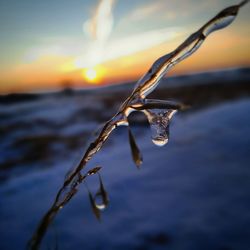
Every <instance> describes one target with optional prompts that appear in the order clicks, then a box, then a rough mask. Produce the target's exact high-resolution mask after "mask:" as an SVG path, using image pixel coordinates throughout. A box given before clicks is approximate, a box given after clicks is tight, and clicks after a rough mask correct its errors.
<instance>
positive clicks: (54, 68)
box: [0, 0, 250, 94]
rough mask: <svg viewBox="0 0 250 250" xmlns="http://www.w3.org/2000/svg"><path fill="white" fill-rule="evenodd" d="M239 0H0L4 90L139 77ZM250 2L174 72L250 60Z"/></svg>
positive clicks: (0, 60) (0, 67) (0, 61)
mask: <svg viewBox="0 0 250 250" xmlns="http://www.w3.org/2000/svg"><path fill="white" fill-rule="evenodd" d="M238 2H239V1H235V0H210V1H207V0H206V1H203V0H200V1H198V0H182V1H181V0H176V1H170V0H154V1H153V0H73V1H68V0H60V1H59V0H43V1H34V0H25V1H20V0H0V39H1V43H0V94H7V93H14V92H37V91H50V90H56V89H58V88H64V87H89V86H91V87H92V86H93V85H95V86H98V85H104V84H114V83H121V82H125V81H131V80H133V81H134V80H137V79H139V78H140V77H141V76H142V75H143V74H144V73H145V72H146V71H147V69H148V68H149V67H150V66H151V64H152V63H153V62H154V61H155V60H156V59H157V58H158V57H160V56H162V55H164V54H166V53H169V52H171V51H172V50H174V49H175V48H176V47H177V46H178V45H179V44H180V43H181V42H182V41H183V40H184V39H185V38H187V37H188V36H189V35H190V34H191V33H192V32H194V31H196V30H197V29H198V28H200V27H201V26H202V25H203V24H204V23H205V22H207V21H208V20H209V19H210V18H212V17H213V16H214V15H216V14H217V13H218V12H219V11H220V10H221V9H223V8H225V7H227V6H229V5H232V4H237V3H238ZM249 12H250V4H247V5H246V6H244V7H243V8H242V9H241V10H240V13H239V15H238V17H237V18H236V20H235V21H234V22H233V23H232V24H231V25H230V26H228V27H227V28H226V29H223V30H221V31H219V32H216V33H214V34H212V35H211V36H209V38H208V39H207V40H206V41H205V42H204V44H203V46H202V47H201V48H200V49H199V50H198V51H197V52H196V53H195V54H194V55H192V56H191V57H190V58H188V59H186V60H185V61H183V62H182V63H180V64H179V65H177V66H176V67H175V68H174V69H173V70H172V71H171V72H170V73H169V74H170V75H178V74H187V73H192V72H201V71H211V70H218V69H224V68H234V67H249V65H250V49H249V48H250V29H249V23H250V22H249V21H250V17H249V14H248V13H249Z"/></svg>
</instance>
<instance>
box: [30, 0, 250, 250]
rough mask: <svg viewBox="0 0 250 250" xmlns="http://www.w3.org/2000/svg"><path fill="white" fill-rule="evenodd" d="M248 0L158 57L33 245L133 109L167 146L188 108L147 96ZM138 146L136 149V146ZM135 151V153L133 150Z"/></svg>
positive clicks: (67, 184)
mask: <svg viewBox="0 0 250 250" xmlns="http://www.w3.org/2000/svg"><path fill="white" fill-rule="evenodd" d="M248 2H249V1H248V0H245V1H242V2H240V3H239V4H238V5H234V6H230V7H228V8H226V9H224V10H222V11H221V12H219V13H218V14H217V15H216V16H215V17H214V18H212V19H211V20H209V21H208V22H207V23H206V24H205V25H203V26H202V27H201V28H200V29H199V30H197V31H196V32H195V33H193V34H192V35H190V36H189V37H188V38H187V39H186V40H185V41H184V42H183V43H182V44H180V45H179V46H178V47H177V48H176V49H175V50H174V51H172V52H171V53H169V54H166V55H164V56H162V57H160V58H159V59H157V60H156V61H155V62H154V63H153V65H152V66H151V67H150V69H149V70H148V72H147V73H146V74H145V75H144V76H143V77H142V78H141V79H140V80H139V81H138V83H137V84H136V86H135V88H134V90H133V92H132V94H131V95H130V96H129V97H128V98H127V99H126V100H125V102H124V103H123V104H122V105H121V107H120V108H119V110H118V112H117V113H116V114H115V115H114V116H113V117H112V118H111V119H110V120H109V121H108V122H107V123H106V124H105V125H104V127H103V129H102V130H101V132H100V134H99V135H98V136H97V138H96V139H95V140H94V141H93V142H92V143H91V144H90V145H89V146H88V148H87V150H86V152H85V154H84V156H83V157H82V159H81V161H80V162H79V164H78V166H77V167H76V168H75V169H74V170H72V171H71V172H70V173H69V174H68V175H67V177H66V178H65V181H64V183H63V185H62V187H61V188H60V190H59V191H58V193H57V195H56V198H55V201H54V203H53V204H52V206H51V208H50V209H49V210H48V212H47V213H46V214H45V216H44V217H43V219H42V220H41V222H40V224H39V226H38V228H37V230H36V231H35V233H34V234H33V237H32V239H31V241H30V242H29V248H31V249H38V248H39V245H40V243H41V240H42V238H43V236H44V234H45V232H46V230H47V228H48V226H49V225H50V223H51V222H52V220H53V219H54V217H55V216H56V214H57V213H58V211H59V210H60V209H61V208H63V207H64V206H65V205H66V204H67V203H68V202H69V201H70V200H71V198H72V197H73V196H74V195H75V194H76V193H77V190H78V186H79V185H80V184H81V183H82V182H83V181H84V180H85V179H86V178H87V177H88V176H89V175H92V174H95V173H97V172H98V171H99V170H100V168H97V167H96V168H93V169H91V170H89V171H88V172H87V173H86V174H82V173H81V171H82V170H83V168H84V167H85V166H86V164H87V163H88V162H89V161H90V159H91V158H92V157H93V156H94V155H95V154H96V153H97V152H98V151H99V150H100V149H101V147H102V146H103V145H104V143H105V142H106V140H107V139H108V137H109V135H110V134H111V132H112V131H113V130H114V129H115V128H116V127H118V126H121V125H124V126H128V125H129V124H128V120H127V117H128V116H129V114H130V113H131V112H133V111H142V112H143V113H144V114H145V115H146V116H147V118H148V120H149V123H150V126H151V129H152V132H153V137H152V139H153V142H154V143H155V144H157V145H164V144H165V143H166V142H167V141H168V132H169V130H168V129H169V121H170V119H171V117H172V115H173V114H174V113H175V112H176V111H177V110H179V109H182V108H184V106H183V105H182V104H179V103H174V102H169V101H160V100H148V99H145V98H146V97H147V95H148V94H150V93H151V92H152V91H153V90H154V89H155V88H156V87H157V85H158V84H159V81H160V79H161V78H162V77H163V76H164V75H165V74H166V73H167V72H168V71H169V70H170V69H171V68H172V67H173V66H174V65H175V64H177V63H179V62H180V61H182V60H184V59H185V58H187V57H189V56H190V55H192V54H193V53H194V52H195V51H196V50H197V49H198V48H199V47H200V46H201V44H202V43H203V42H204V40H205V39H206V37H207V36H208V35H209V34H210V33H212V32H214V31H216V30H219V29H222V28H225V27H226V26H228V25H229V24H230V23H232V21H233V20H234V19H235V17H236V16H237V13H238V10H239V9H240V8H241V7H242V6H243V5H245V4H246V3H248ZM129 136H130V144H131V145H132V146H131V147H132V154H133V158H134V160H135V162H136V165H139V164H140V163H141V156H140V152H139V149H138V148H137V145H136V143H135V141H134V138H133V136H132V133H131V131H129ZM133 148H134V149H133ZM133 150H134V152H133Z"/></svg>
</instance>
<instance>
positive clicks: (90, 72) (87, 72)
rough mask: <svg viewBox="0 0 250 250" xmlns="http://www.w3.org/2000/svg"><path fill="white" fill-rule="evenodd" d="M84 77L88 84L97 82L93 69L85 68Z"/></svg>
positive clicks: (95, 72)
mask: <svg viewBox="0 0 250 250" xmlns="http://www.w3.org/2000/svg"><path fill="white" fill-rule="evenodd" d="M84 77H85V78H86V80H87V81H89V82H95V81H96V80H97V71H96V70H95V69H94V68H87V69H85V71H84Z"/></svg>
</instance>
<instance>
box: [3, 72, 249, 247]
mask: <svg viewBox="0 0 250 250" xmlns="http://www.w3.org/2000/svg"><path fill="white" fill-rule="evenodd" d="M230 74H231V75H230ZM209 79H210V80H209ZM249 79H250V73H249V70H246V69H245V70H241V71H236V70H234V71H228V72H221V73H220V72H216V73H213V74H212V73H210V74H208V73H206V75H198V76H195V75H194V76H186V77H182V78H173V79H171V80H170V81H169V85H168V84H167V83H168V82H166V83H165V82H163V84H162V87H161V88H160V89H159V90H158V91H157V92H156V94H155V95H156V96H159V95H160V96H161V98H162V99H164V96H166V97H169V95H170V97H173V98H175V99H179V100H181V101H185V102H187V103H189V104H192V108H191V109H190V110H189V111H186V112H183V113H181V112H179V113H177V115H176V116H175V117H174V118H173V120H172V123H171V127H170V141H169V143H168V144H167V145H166V146H165V147H161V148H159V147H156V146H155V145H153V144H152V142H151V140H150V129H149V128H148V125H147V123H146V122H145V119H144V118H143V117H142V116H141V115H140V116H134V117H133V118H132V124H133V126H132V130H133V132H134V135H135V137H136V140H137V143H138V146H139V147H140V149H141V151H142V153H143V158H144V162H143V165H142V166H141V169H140V170H138V169H137V168H136V167H135V166H134V164H133V161H132V159H131V156H130V149H129V144H128V139H127V130H126V128H119V129H117V130H115V131H114V133H113V134H112V135H111V137H110V139H109V140H108V142H107V144H106V145H105V146H104V148H103V149H102V150H101V151H99V152H98V154H97V155H96V156H95V157H94V158H93V160H92V161H90V164H89V165H90V167H94V166H96V165H101V166H102V170H101V176H102V179H103V183H104V185H105V188H106V190H107V191H108V193H109V198H110V204H109V206H108V208H107V209H106V210H105V211H104V212H103V213H102V219H101V222H99V221H97V220H96V218H95V216H94V215H93V213H92V211H91V207H90V203H89V200H88V194H87V192H86V188H85V186H84V185H82V187H81V189H80V191H79V193H78V194H77V195H76V196H75V197H74V198H73V200H72V201H70V203H69V204H68V205H67V206H66V207H65V208H64V209H62V210H61V211H60V212H59V214H58V216H57V217H56V220H55V221H54V222H53V224H52V225H51V226H50V228H49V230H48V232H47V234H46V236H45V238H44V241H43V243H42V246H41V248H42V249H56V247H57V246H58V249H87V250H88V249H107V250H109V249H124V250H125V249H137V250H139V249H147V250H148V249H174V250H176V249H192V250H196V249H197V250H200V249H218V250H225V249H242V250H243V249H246V250H247V249H249V247H250V229H249V224H250V212H249V211H250V154H249V152H250V151H249V150H250V126H249V125H250V115H249V110H250V99H249V96H250V88H249ZM170 83H171V84H170ZM174 83H176V85H175V84H174ZM131 88H132V85H124V86H118V87H117V88H116V87H112V88H111V87H108V88H104V89H99V90H93V91H86V92H84V91H83V92H69V91H68V92H61V93H54V94H47V95H43V96H39V95H37V96H36V97H34V98H30V99H29V100H27V101H25V100H21V101H19V102H15V101H11V102H9V101H6V99H5V101H2V102H1V100H0V117H1V118H0V133H1V141H0V155H1V157H0V165H1V166H0V197H1V199H0V221H1V223H0V249H1V250H2V249H3V250H11V249H25V247H26V244H27V241H28V240H29V239H30V238H31V236H32V234H33V232H34V231H35V229H36V227H37V225H38V223H39V221H40V219H41V218H42V216H43V215H44V213H45V212H46V210H47V209H48V208H49V207H50V205H51V203H52V202H53V199H54V198H55V195H56V192H57V190H58V188H59V187H60V186H61V184H62V182H63V179H64V176H65V174H66V172H67V170H68V169H69V168H71V167H72V166H74V165H75V164H76V163H77V162H78V161H79V159H80V158H81V155H82V153H83V152H84V147H85V146H87V145H86V144H87V142H88V140H89V139H90V137H91V134H92V133H93V132H94V130H95V129H97V128H98V127H99V126H100V124H101V123H102V122H104V121H106V119H108V118H109V117H110V116H111V115H112V114H113V113H115V111H116V108H117V106H118V105H119V104H120V103H121V102H122V101H123V99H124V98H123V97H125V96H126V95H127V93H129V91H130V90H131ZM88 184H89V188H90V189H91V191H93V192H94V191H96V189H97V188H98V178H97V176H92V177H90V178H89V179H88Z"/></svg>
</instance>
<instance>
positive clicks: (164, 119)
mask: <svg viewBox="0 0 250 250" xmlns="http://www.w3.org/2000/svg"><path fill="white" fill-rule="evenodd" d="M143 112H144V113H145V115H146V116H147V118H148V122H149V124H150V128H151V133H152V134H151V138H152V142H153V143H154V144H155V145H157V146H164V145H165V144H166V143H168V139H169V122H170V119H171V118H172V116H173V115H174V113H175V112H176V110H173V109H164V110H162V109H147V110H144V111H143Z"/></svg>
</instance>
